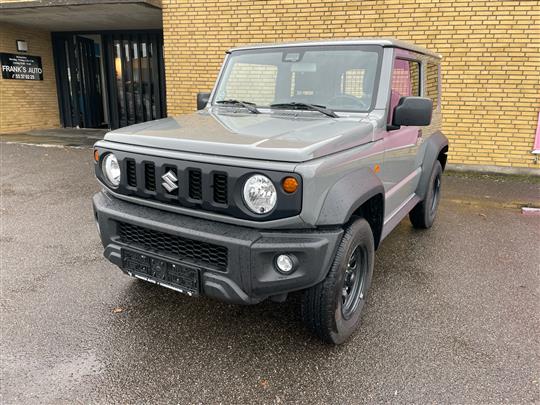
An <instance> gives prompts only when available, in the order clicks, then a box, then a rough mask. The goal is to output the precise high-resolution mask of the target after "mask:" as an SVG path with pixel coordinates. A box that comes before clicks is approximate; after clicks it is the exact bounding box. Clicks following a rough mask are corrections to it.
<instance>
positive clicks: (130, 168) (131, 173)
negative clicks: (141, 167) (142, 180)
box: [126, 159, 137, 187]
mask: <svg viewBox="0 0 540 405" xmlns="http://www.w3.org/2000/svg"><path fill="white" fill-rule="evenodd" d="M126 166H127V167H126V169H127V183H128V185H130V186H131V187H137V166H136V165H135V161H134V160H133V159H126Z"/></svg>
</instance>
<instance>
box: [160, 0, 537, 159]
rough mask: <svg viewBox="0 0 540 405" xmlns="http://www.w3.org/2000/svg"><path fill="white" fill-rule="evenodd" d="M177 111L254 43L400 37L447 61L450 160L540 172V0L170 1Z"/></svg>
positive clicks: (170, 59)
mask: <svg viewBox="0 0 540 405" xmlns="http://www.w3.org/2000/svg"><path fill="white" fill-rule="evenodd" d="M163 26H164V37H165V68H166V81H167V105H168V112H169V114H170V115H175V114H180V113H185V112H189V111H193V110H194V109H195V94H196V93H197V92H198V91H206V90H210V89H211V87H212V84H213V82H214V80H215V78H216V76H217V73H218V70H219V67H220V64H221V61H222V59H223V56H224V52H225V51H226V50H227V49H228V48H230V47H233V46H237V45H241V44H246V43H259V42H275V41H288V40H311V39H321V38H346V37H364V36H365V37H373V36H392V37H396V38H399V39H403V40H407V41H412V42H414V43H416V44H419V45H423V46H426V47H428V48H430V49H432V50H434V51H436V52H439V53H441V54H442V55H443V56H444V60H443V67H442V69H443V81H442V87H443V97H442V105H443V114H444V126H443V127H444V132H445V134H446V135H447V136H448V137H449V138H450V141H451V149H450V150H451V151H450V156H449V158H450V162H452V163H461V164H477V165H498V166H515V167H538V165H535V164H534V163H533V159H532V158H533V156H532V154H531V153H530V152H531V150H532V147H533V141H534V134H535V130H536V124H537V116H538V111H539V109H540V0H507V1H499V0H488V1H473V0H361V1H360V0H355V1H328V0H327V1H323V0H251V1H235V0H232V1H228V0H163Z"/></svg>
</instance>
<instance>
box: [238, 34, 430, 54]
mask: <svg viewBox="0 0 540 405" xmlns="http://www.w3.org/2000/svg"><path fill="white" fill-rule="evenodd" d="M319 45H379V46H383V47H389V48H400V49H406V50H409V51H413V52H418V53H421V54H424V55H429V56H432V57H434V58H438V59H440V58H441V55H439V54H438V53H436V52H433V51H430V50H429V49H426V48H424V47H422V46H418V45H414V44H411V43H410V42H406V41H401V40H399V39H395V38H347V39H331V40H318V41H298V42H281V43H280V42H275V43H263V44H248V45H242V46H239V47H235V48H232V49H229V51H228V52H235V51H243V50H248V49H265V48H281V47H295V46H319Z"/></svg>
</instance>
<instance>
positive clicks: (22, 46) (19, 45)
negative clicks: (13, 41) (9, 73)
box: [17, 39, 28, 52]
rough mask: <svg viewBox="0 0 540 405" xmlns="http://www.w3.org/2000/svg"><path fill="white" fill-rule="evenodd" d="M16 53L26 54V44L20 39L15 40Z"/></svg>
mask: <svg viewBox="0 0 540 405" xmlns="http://www.w3.org/2000/svg"><path fill="white" fill-rule="evenodd" d="M17 52H28V42H26V41H23V40H22V39H18V40H17Z"/></svg>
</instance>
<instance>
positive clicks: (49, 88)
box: [0, 24, 60, 132]
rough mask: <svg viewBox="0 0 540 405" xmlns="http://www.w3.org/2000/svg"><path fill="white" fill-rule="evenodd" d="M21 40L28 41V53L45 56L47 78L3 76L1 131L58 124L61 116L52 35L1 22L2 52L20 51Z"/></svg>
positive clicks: (0, 104)
mask: <svg viewBox="0 0 540 405" xmlns="http://www.w3.org/2000/svg"><path fill="white" fill-rule="evenodd" d="M17 39H22V40H25V41H27V42H28V52H26V54H27V55H32V56H41V63H42V65H43V80H42V81H34V80H10V79H2V78H1V77H0V132H15V131H24V130H28V129H34V128H54V127H58V126H59V125H60V118H59V115H58V100H57V98H56V79H55V75H54V63H53V55H52V43H51V34H50V33H49V32H42V31H36V30H32V29H29V28H23V27H20V26H15V25H8V24H0V52H8V53H15V54H17V53H19V52H17V47H16V42H15V41H16V40H17ZM21 54H23V53H21Z"/></svg>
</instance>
